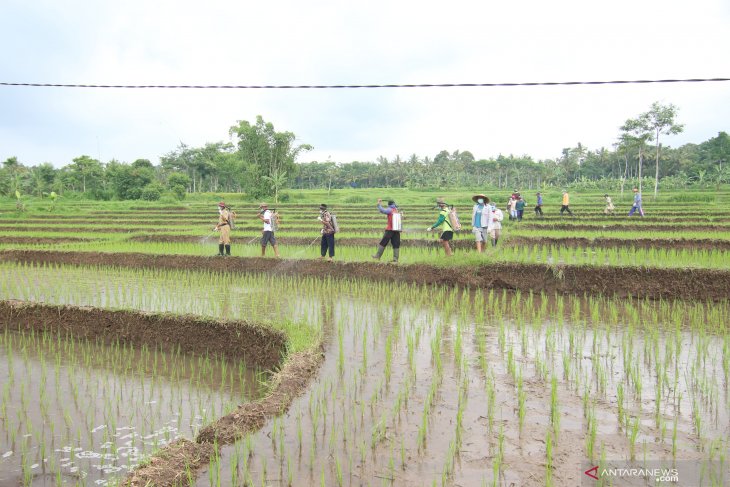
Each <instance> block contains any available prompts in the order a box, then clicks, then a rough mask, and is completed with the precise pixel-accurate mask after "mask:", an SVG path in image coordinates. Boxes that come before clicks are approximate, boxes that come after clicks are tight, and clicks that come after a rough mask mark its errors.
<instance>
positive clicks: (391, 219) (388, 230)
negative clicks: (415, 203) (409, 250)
mask: <svg viewBox="0 0 730 487" xmlns="http://www.w3.org/2000/svg"><path fill="white" fill-rule="evenodd" d="M378 211H379V212H380V213H382V214H384V215H388V224H387V225H386V227H385V233H384V234H383V238H382V239H381V240H380V243H379V244H378V250H377V251H376V252H375V255H373V259H376V260H380V258H381V257H382V256H383V252H385V247H387V246H388V243H390V245H392V246H393V262H398V258H399V257H400V232H401V231H402V230H403V222H402V220H401V214H400V210H399V209H398V206H396V204H395V201H393V200H390V201H388V206H387V207H386V208H383V200H381V199H379V200H378Z"/></svg>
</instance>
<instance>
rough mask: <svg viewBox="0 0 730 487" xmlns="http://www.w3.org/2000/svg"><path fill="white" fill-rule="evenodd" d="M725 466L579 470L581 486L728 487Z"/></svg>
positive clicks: (622, 465)
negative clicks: (710, 486) (665, 486)
mask: <svg viewBox="0 0 730 487" xmlns="http://www.w3.org/2000/svg"><path fill="white" fill-rule="evenodd" d="M728 468H729V465H728V463H726V462H720V461H712V462H711V461H705V462H702V461H678V462H667V461H647V462H641V463H639V462H626V461H615V462H606V463H605V464H602V465H590V466H588V468H585V469H584V470H583V475H582V480H583V481H582V482H581V484H582V485H584V486H596V485H600V486H602V485H612V486H614V487H633V486H661V485H672V486H682V487H691V486H698V487H700V486H707V485H713V486H728V487H730V470H729V469H728Z"/></svg>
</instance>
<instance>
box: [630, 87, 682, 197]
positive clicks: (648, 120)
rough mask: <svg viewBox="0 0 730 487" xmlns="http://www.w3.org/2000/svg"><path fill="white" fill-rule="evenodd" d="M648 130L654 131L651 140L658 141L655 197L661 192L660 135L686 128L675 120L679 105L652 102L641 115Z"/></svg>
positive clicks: (679, 131)
mask: <svg viewBox="0 0 730 487" xmlns="http://www.w3.org/2000/svg"><path fill="white" fill-rule="evenodd" d="M640 118H641V120H642V123H643V124H644V126H645V127H646V130H650V131H651V132H652V134H653V135H652V136H651V138H650V139H649V140H654V141H655V142H656V172H655V175H654V198H656V197H657V194H658V192H659V152H660V151H661V143H660V142H659V136H660V135H676V134H679V133H681V132H682V131H683V130H684V125H681V124H678V123H676V122H675V119H676V118H677V107H676V106H674V105H672V104H669V105H662V104H660V103H659V102H658V101H655V102H654V103H652V105H651V108H650V109H649V111H648V112H646V113H644V114H642V115H641V117H640Z"/></svg>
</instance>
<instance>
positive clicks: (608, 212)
mask: <svg viewBox="0 0 730 487" xmlns="http://www.w3.org/2000/svg"><path fill="white" fill-rule="evenodd" d="M603 197H604V198H606V207H605V208H604V209H603V213H604V214H606V215H613V210H615V209H616V208H615V207H614V206H613V201H611V197H610V196H608V193H606V194H604V195H603Z"/></svg>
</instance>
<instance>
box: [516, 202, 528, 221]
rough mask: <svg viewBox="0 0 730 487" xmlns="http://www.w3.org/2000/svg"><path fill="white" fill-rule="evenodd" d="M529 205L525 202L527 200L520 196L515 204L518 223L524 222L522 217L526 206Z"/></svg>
mask: <svg viewBox="0 0 730 487" xmlns="http://www.w3.org/2000/svg"><path fill="white" fill-rule="evenodd" d="M526 204H527V203H526V202H525V198H523V197H522V196H520V197H519V198H518V199H517V201H516V202H515V210H516V211H517V221H518V222H521V221H522V215H524V214H525V205H526Z"/></svg>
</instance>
